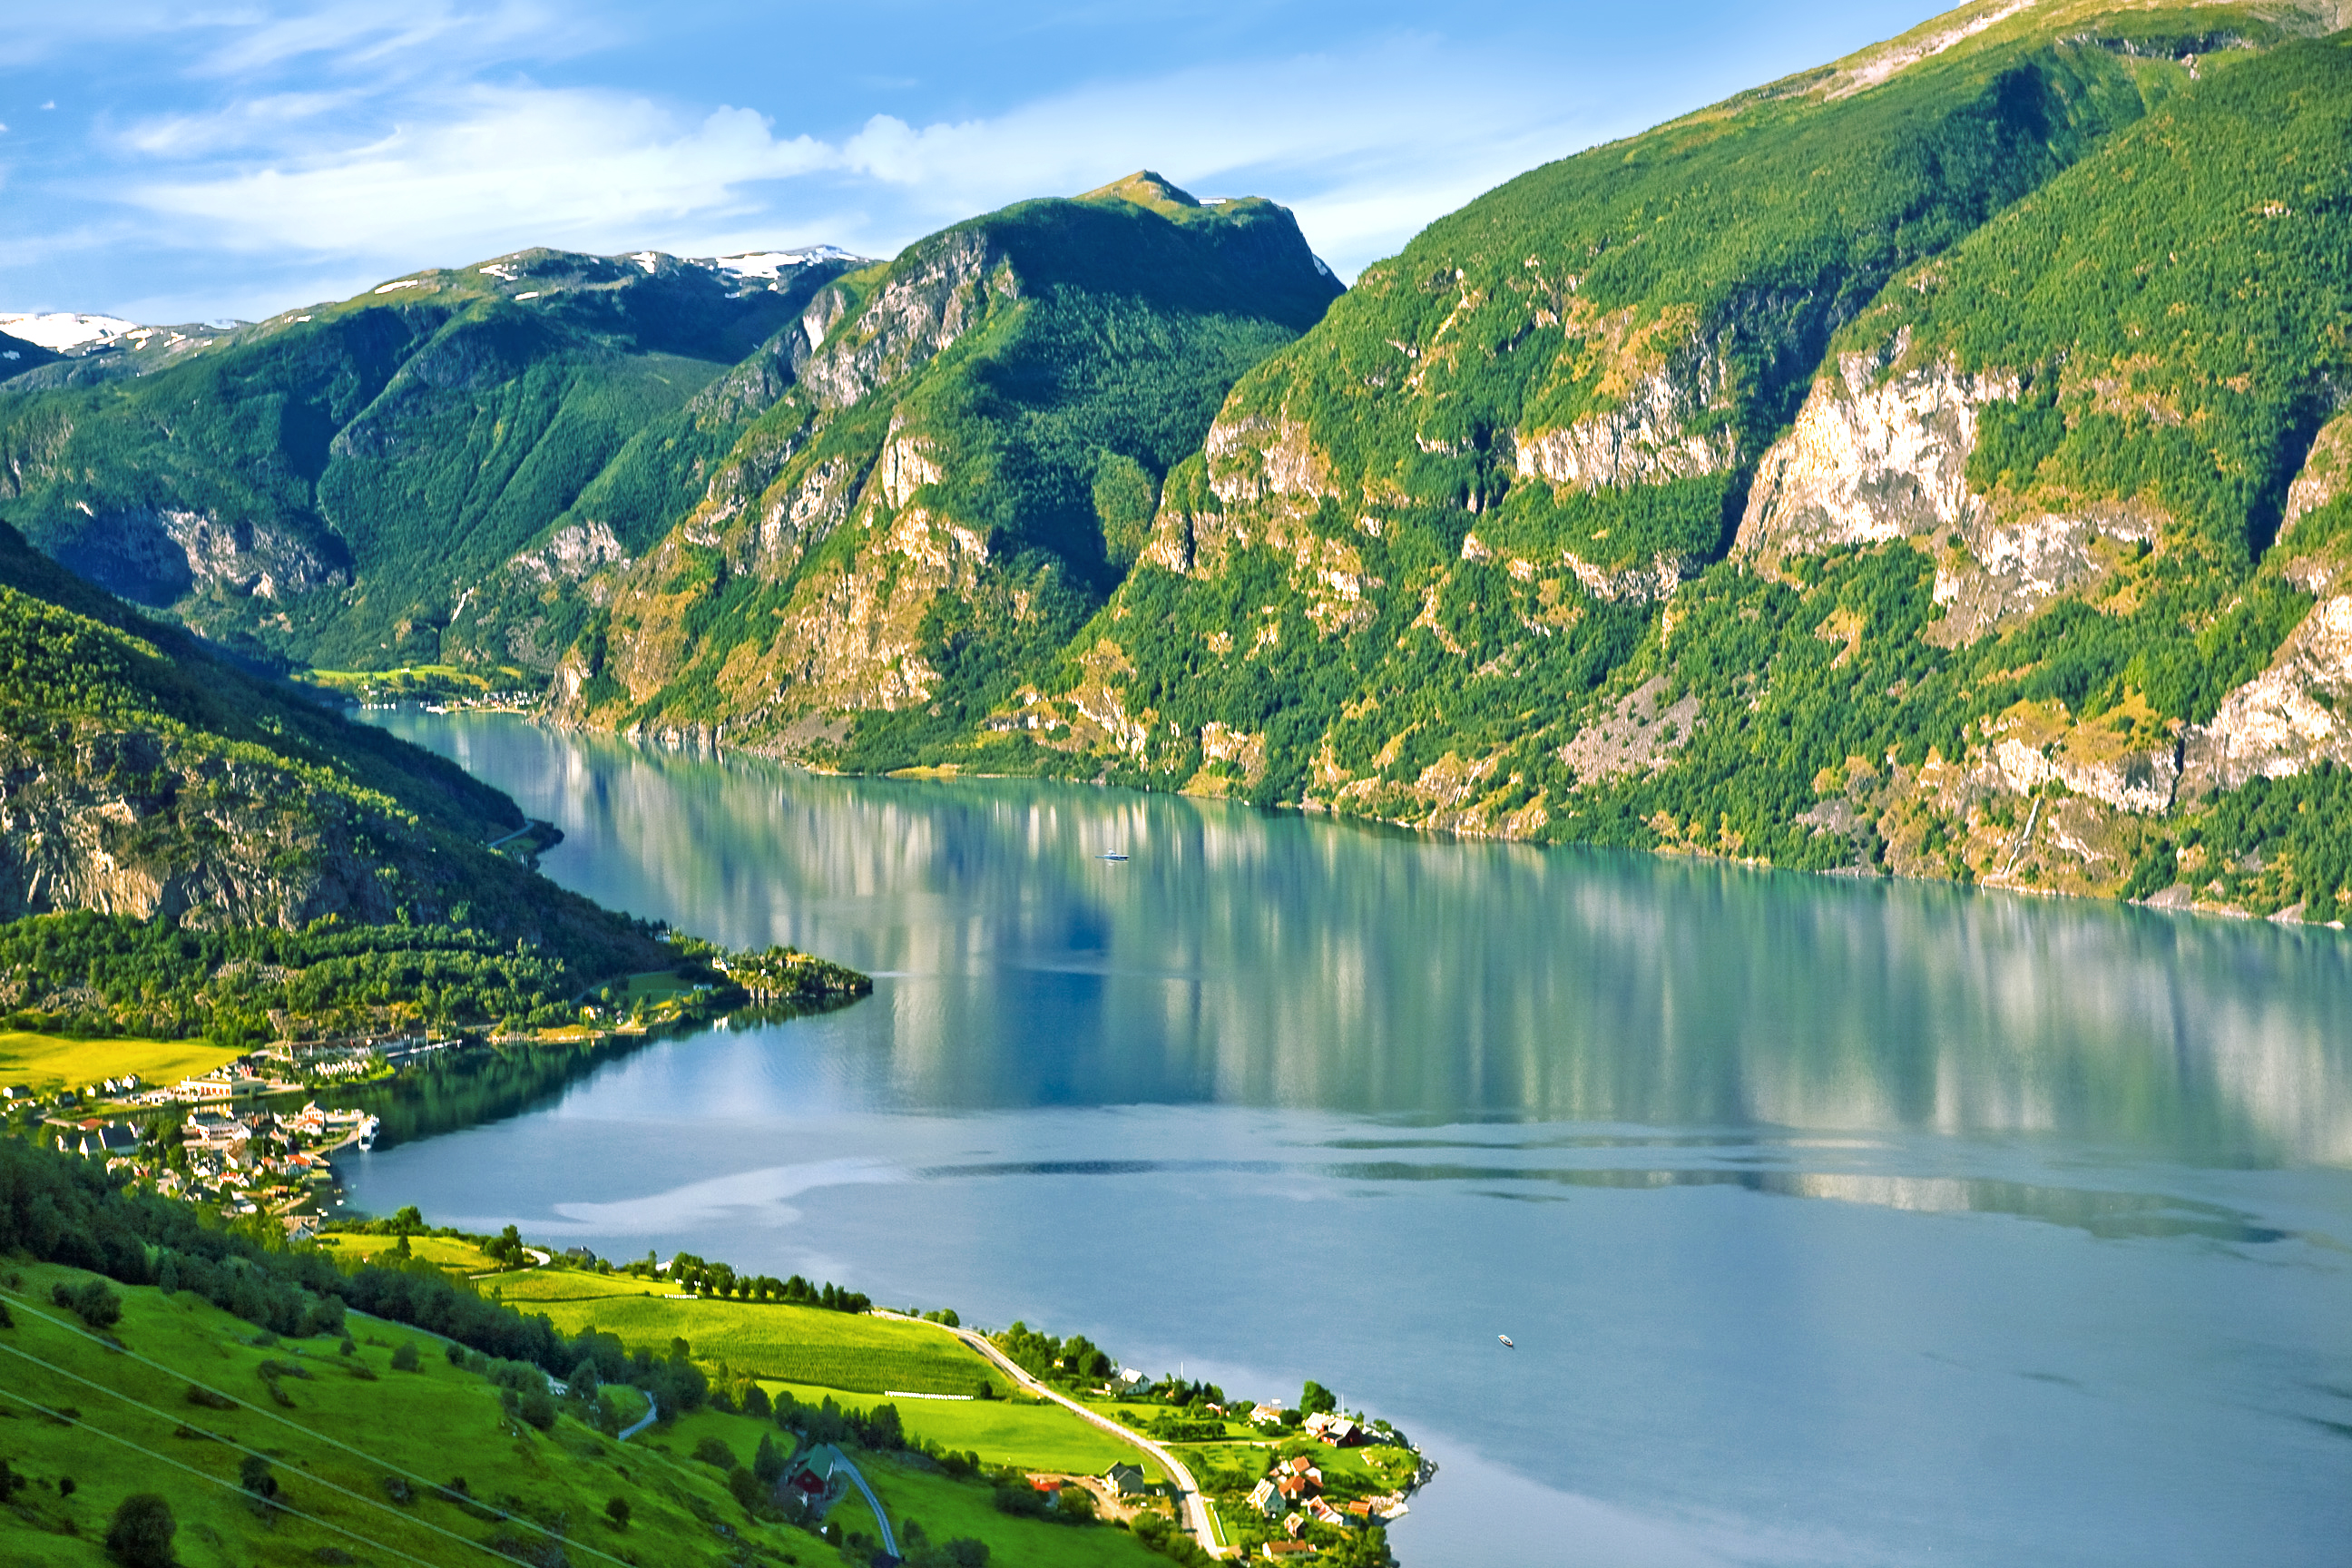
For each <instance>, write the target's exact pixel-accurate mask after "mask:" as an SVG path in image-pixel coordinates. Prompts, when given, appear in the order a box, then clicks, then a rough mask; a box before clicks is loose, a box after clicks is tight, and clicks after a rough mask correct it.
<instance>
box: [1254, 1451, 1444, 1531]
mask: <svg viewBox="0 0 2352 1568" xmlns="http://www.w3.org/2000/svg"><path fill="white" fill-rule="evenodd" d="M1318 1436H1319V1434H1318ZM1326 1440H1327V1441H1328V1439H1326ZM1249 1504H1250V1507H1252V1508H1254V1509H1255V1510H1257V1511H1258V1512H1259V1513H1261V1514H1263V1515H1265V1517H1266V1518H1268V1519H1279V1520H1281V1521H1282V1528H1283V1533H1284V1534H1286V1535H1287V1536H1288V1537H1290V1541H1289V1542H1288V1543H1287V1544H1289V1545H1293V1546H1297V1545H1303V1544H1305V1543H1304V1542H1299V1540H1298V1532H1299V1531H1300V1530H1301V1529H1302V1528H1303V1527H1304V1526H1305V1525H1306V1524H1307V1521H1309V1520H1312V1521H1315V1522H1316V1523H1318V1524H1328V1525H1335V1526H1343V1527H1344V1526H1347V1525H1357V1526H1362V1525H1368V1524H1386V1523H1388V1522H1389V1521H1391V1520H1393V1519H1400V1518H1402V1517H1403V1515H1404V1514H1405V1513H1406V1512H1407V1511H1408V1510H1407V1509H1406V1507H1405V1500H1404V1498H1403V1496H1402V1494H1401V1493H1396V1492H1391V1493H1390V1494H1389V1495H1388V1496H1386V1497H1377V1498H1356V1499H1354V1500H1350V1501H1348V1502H1344V1503H1341V1504H1339V1506H1338V1507H1334V1506H1332V1504H1331V1502H1330V1500H1328V1499H1327V1498H1326V1497H1324V1495H1323V1471H1322V1468H1321V1467H1319V1466H1318V1465H1317V1464H1316V1463H1315V1461H1314V1460H1312V1459H1310V1458H1307V1456H1306V1455H1304V1454H1297V1455H1294V1456H1293V1457H1291V1458H1287V1459H1285V1460H1282V1461H1281V1462H1280V1463H1278V1464H1276V1466H1275V1468H1274V1469H1273V1471H1272V1473H1271V1474H1269V1475H1267V1476H1266V1477H1265V1479H1262V1480H1260V1481H1259V1482H1258V1483H1257V1485H1256V1486H1255V1487H1254V1488H1253V1489H1251V1491H1250V1495H1249ZM1270 1544H1275V1545H1281V1544H1285V1543H1284V1542H1272V1543H1270ZM1266 1555H1267V1556H1268V1557H1269V1558H1272V1559H1276V1560H1280V1559H1282V1558H1284V1557H1286V1556H1305V1555H1307V1553H1306V1552H1268V1553H1267V1554H1266Z"/></svg>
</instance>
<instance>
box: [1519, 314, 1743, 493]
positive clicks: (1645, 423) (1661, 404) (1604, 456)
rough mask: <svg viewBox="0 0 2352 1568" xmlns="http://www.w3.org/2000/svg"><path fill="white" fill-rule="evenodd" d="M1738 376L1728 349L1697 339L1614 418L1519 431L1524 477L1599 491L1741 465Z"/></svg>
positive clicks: (1648, 377)
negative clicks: (1733, 385)
mask: <svg viewBox="0 0 2352 1568" xmlns="http://www.w3.org/2000/svg"><path fill="white" fill-rule="evenodd" d="M1730 378H1731V373H1730V366H1729V364H1728V363H1727V362H1726V361H1725V359H1724V356H1723V353H1722V351H1721V348H1720V346H1719V345H1714V344H1709V343H1706V342H1697V341H1693V342H1690V343H1688V344H1686V345H1685V347H1684V348H1683V349H1682V351H1681V352H1680V353H1676V354H1675V356H1673V358H1672V359H1670V360H1669V361H1668V362H1667V363H1664V364H1663V365H1660V366H1658V367H1657V368H1655V369H1654V370H1652V371H1650V372H1649V373H1648V374H1645V375H1643V376H1642V377H1641V378H1640V379H1639V380H1637V381H1636V382H1634V384H1633V387H1632V388H1631V390H1630V391H1628V392H1627V393H1626V395H1624V397H1623V398H1622V400H1621V401H1620V402H1619V404H1618V405H1617V406H1616V407H1614V408H1612V409H1611V410H1609V411H1608V412H1606V413H1603V414H1594V415H1590V416H1586V417H1584V418H1582V419H1579V420H1576V421H1575V422H1573V423H1572V424H1570V425H1569V426H1565V427H1564V428H1561V429H1557V430H1538V431H1526V430H1523V431H1520V432H1518V433H1517V437H1516V441H1517V467H1518V471H1519V475H1520V477H1521V478H1523V479H1538V478H1539V479H1549V480H1550V481H1551V482H1552V483H1553V484H1556V485H1561V486H1565V487H1566V488H1568V489H1579V490H1595V489H1627V488H1629V487H1631V486H1633V485H1656V484H1664V483H1666V482H1667V481H1669V480H1672V479H1696V478H1697V477H1699V476H1701V475H1704V474H1720V473H1725V472H1727V471H1729V469H1730V468H1732V467H1733V466H1734V465H1735V464H1736V463H1737V462H1738V459H1739V437H1738V432H1736V431H1735V430H1734V429H1733V428H1732V427H1731V426H1730V423H1729V419H1728V416H1729V411H1730V398H1729V395H1728V394H1729V384H1730Z"/></svg>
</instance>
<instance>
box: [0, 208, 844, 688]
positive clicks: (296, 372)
mask: <svg viewBox="0 0 2352 1568" xmlns="http://www.w3.org/2000/svg"><path fill="white" fill-rule="evenodd" d="M845 265H846V262H845V261H843V260H841V259H838V258H831V257H825V256H813V257H811V258H807V259H804V260H803V259H791V260H786V261H784V262H782V264H778V263H776V262H774V261H773V260H772V259H771V260H770V261H769V265H768V266H767V267H765V268H763V269H758V270H752V271H750V272H744V271H730V270H729V269H727V268H725V267H723V266H719V265H716V264H710V263H696V262H682V261H679V260H678V259H677V258H673V257H667V256H658V255H656V254H654V253H652V252H647V253H646V254H644V255H642V256H636V257H621V258H604V257H591V256H579V255H573V254H571V253H568V252H562V251H549V250H528V251H522V252H519V253H517V254H515V255H512V256H508V257H503V258H499V259H498V260H496V261H492V262H488V263H484V264H481V265H478V266H474V267H467V268H455V269H445V270H438V271H427V272H423V273H418V274H415V275H413V276H411V277H408V278H404V279H394V280H393V281H391V282H388V283H385V284H383V286H381V287H379V288H377V289H373V290H371V291H370V292H369V293H366V294H362V295H361V296H360V297H358V298H357V299H355V300H345V301H343V302H341V303H340V304H327V305H319V306H312V307H309V308H307V309H304V310H289V311H287V312H285V313H284V314H282V315H279V316H277V317H274V318H272V319H271V320H269V321H263V322H260V323H258V324H257V325H252V326H247V327H241V328H238V329H236V330H233V331H226V332H223V333H219V334H216V335H208V336H206V337H204V338H202V339H194V338H190V337H187V336H186V335H185V334H183V333H178V332H173V333H171V334H169V335H168V336H165V335H163V334H158V335H156V336H154V337H152V338H142V339H141V340H140V341H139V343H138V345H137V346H136V349H135V351H134V350H133V349H131V348H123V349H121V350H116V351H111V352H110V353H107V354H103V355H96V356H90V357H87V358H76V359H68V360H66V361H63V362H61V363H49V364H47V365H44V366H41V367H39V368H35V369H30V370H28V371H27V373H26V374H22V375H18V376H15V377H13V378H11V379H8V380H5V381H0V506H5V509H6V511H7V515H8V516H9V517H10V518H11V519H12V520H13V521H15V522H16V524H17V525H18V526H19V527H20V528H22V529H23V530H24V531H25V532H26V534H28V535H29V536H30V537H31V538H32V539H33V541H34V542H36V543H37V544H38V545H40V546H41V547H42V548H43V549H44V550H47V552H50V553H51V554H52V555H55V556H56V557H57V558H58V559H59V560H60V561H63V562H65V563H67V564H68V565H70V566H72V567H73V568H74V569H75V570H76V571H78V572H79V573H81V574H83V575H85V576H87V577H89V578H90V579H91V580H92V581H94V582H97V583H100V584H103V585H105V586H106V587H108V588H110V589H112V590H113V591H115V592H117V593H119V594H121V595H125V596H126V597H129V598H131V599H134V600H136V601H138V602H140V603H142V604H144V605H151V606H154V607H158V608H164V607H168V608H170V609H171V610H172V611H173V614H174V615H175V616H176V617H177V618H179V619H181V620H183V621H184V622H185V623H187V624H189V625H192V626H197V627H199V628H201V629H202V630H204V631H205V633H206V634H207V635H208V636H211V637H215V638H216V639H219V640H222V641H224V642H226V643H229V644H231V645H233V646H236V647H243V648H246V649H247V650H248V651H252V652H256V653H261V654H266V655H269V656H273V657H277V658H284V659H288V660H291V661H295V662H299V663H306V664H310V665H314V666H320V667H326V668H340V667H349V666H358V667H363V668H383V667H386V666H392V665H399V664H406V663H416V662H423V663H430V662H435V661H436V660H439V659H442V658H473V659H478V660H488V661H490V662H496V663H514V662H519V663H521V664H523V665H524V666H526V667H529V666H531V665H533V664H534V663H536V664H537V665H538V666H539V667H540V668H542V669H544V668H546V667H548V666H550V665H551V663H552V659H553V657H554V655H555V654H556V653H560V652H561V651H562V648H563V647H565V646H566V645H568V644H569V642H570V641H571V639H572V635H573V632H574V630H575V629H576V624H577V622H576V616H573V615H572V607H571V605H570V603H569V599H568V596H567V595H565V594H563V593H562V591H561V589H562V586H564V585H566V584H570V583H572V582H574V581H576V580H577V579H578V578H579V577H580V576H582V575H583V574H585V573H586V572H587V571H588V570H592V569H593V567H594V566H596V565H598V564H602V563H607V562H610V561H612V560H616V559H625V558H626V557H627V556H628V555H629V554H631V553H632V552H636V551H639V550H642V549H643V548H644V547H645V546H646V544H647V543H649V542H651V541H652V540H654V539H656V538H658V537H659V535H660V533H661V531H663V530H664V529H665V528H666V527H667V525H668V523H669V522H670V521H672V520H673V519H674V518H675V517H676V516H677V514H678V513H679V512H681V511H682V510H685V508H686V507H687V506H688V504H690V503H691V501H692V500H693V498H694V497H695V496H696V495H697V494H698V491H699V488H700V478H701V468H702V466H703V465H705V464H707V463H708V462H709V460H710V459H711V458H715V457H717V456H719V454H722V453H724V452H725V451H726V449H727V447H729V445H730V443H731V441H732V439H733V437H734V435H735V432H736V431H737V430H738V429H739V428H740V426H741V424H742V422H743V420H744V419H745V418H746V416H748V415H749V414H750V413H751V412H755V411H756V408H757V407H758V406H759V405H760V401H759V400H760V397H761V390H760V384H759V383H760V378H759V375H758V374H756V371H757V367H759V366H761V365H762V364H767V363H774V362H781V363H783V364H784V365H785V366H786V367H787V374H788V373H789V365H790V363H792V362H793V360H794V359H795V358H796V357H797V355H799V354H801V353H805V345H804V342H803V338H804V334H803V329H802V327H801V324H800V315H801V310H802V308H803V306H804V305H805V304H806V302H807V300H808V299H809V297H810V296H811V295H812V294H813V293H814V291H815V290H816V289H817V288H819V287H820V286H821V285H823V284H824V282H825V281H827V280H828V279H831V278H833V277H835V276H836V275H837V274H838V273H839V272H840V271H841V270H842V269H843V268H844V267H845ZM763 272H764V274H766V275H762V274H763ZM738 366H748V367H750V368H751V370H752V372H753V374H751V375H750V376H749V377H748V379H749V381H750V382H751V385H750V386H749V387H748V388H747V387H746V386H745V385H744V384H743V382H744V381H745V380H746V379H747V378H746V377H745V376H744V375H743V374H737V375H733V376H730V374H729V373H730V370H731V369H734V368H735V367H738ZM715 383H716V384H717V385H714V384H715ZM768 395H772V393H770V394H768ZM445 644H446V646H445Z"/></svg>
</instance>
